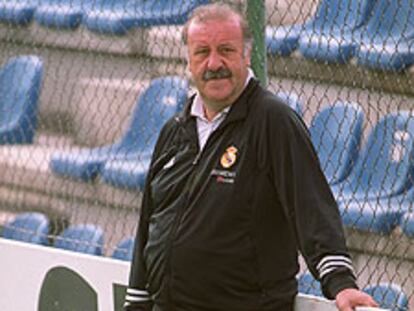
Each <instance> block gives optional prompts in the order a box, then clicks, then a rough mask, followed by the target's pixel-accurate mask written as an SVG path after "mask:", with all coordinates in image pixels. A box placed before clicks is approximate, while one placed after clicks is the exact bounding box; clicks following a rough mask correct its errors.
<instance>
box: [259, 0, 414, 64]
mask: <svg viewBox="0 0 414 311" xmlns="http://www.w3.org/2000/svg"><path fill="white" fill-rule="evenodd" d="M413 25H414V1H413V0H400V1H392V0H321V1H320V3H319V6H318V8H317V10H316V13H315V15H314V16H312V18H310V19H309V20H308V21H306V22H304V23H302V24H294V25H285V26H279V27H268V28H267V30H266V36H267V45H268V49H269V52H270V53H271V54H274V55H281V56H288V55H290V54H291V53H292V52H293V51H294V50H296V49H298V50H299V52H300V53H301V54H302V55H303V56H304V57H305V58H309V59H314V60H317V61H323V62H329V63H346V62H348V61H349V60H350V59H351V58H352V57H355V58H356V60H357V62H358V64H360V65H362V66H367V67H370V68H375V69H382V70H395V71H400V70H404V69H405V68H407V67H409V66H411V65H412V64H413V63H414V28H413Z"/></svg>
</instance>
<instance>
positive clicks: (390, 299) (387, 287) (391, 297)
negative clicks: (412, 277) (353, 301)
mask: <svg viewBox="0 0 414 311" xmlns="http://www.w3.org/2000/svg"><path fill="white" fill-rule="evenodd" d="M363 291H364V292H366V293H368V294H369V295H371V296H372V297H373V298H374V299H375V301H376V302H377V303H378V304H379V307H380V308H384V309H387V310H390V311H408V310H409V309H408V297H407V295H406V294H405V293H404V291H403V290H402V288H401V287H400V286H399V285H397V284H393V283H380V284H375V285H369V286H366V287H365V288H364V289H363Z"/></svg>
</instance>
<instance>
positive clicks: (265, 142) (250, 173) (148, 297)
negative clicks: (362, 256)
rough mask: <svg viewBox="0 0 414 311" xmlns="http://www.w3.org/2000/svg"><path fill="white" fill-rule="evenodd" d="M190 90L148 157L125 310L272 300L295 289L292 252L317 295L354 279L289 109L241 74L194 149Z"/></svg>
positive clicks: (249, 306) (251, 305)
mask: <svg viewBox="0 0 414 311" xmlns="http://www.w3.org/2000/svg"><path fill="white" fill-rule="evenodd" d="M193 99H194V97H193V98H192V99H190V100H189V102H188V105H187V107H186V109H185V111H184V112H183V113H182V114H180V115H178V116H176V117H174V118H173V119H171V120H170V121H169V122H168V123H167V124H166V125H165V126H164V128H163V130H162V131H161V134H160V137H159V139H158V143H157V145H156V148H155V151H154V154H153V159H152V164H151V167H150V172H149V174H148V177H147V183H146V187H145V190H144V196H143V202H142V208H141V217H140V223H139V228H138V232H137V237H136V244H135V251H134V258H133V262H132V267H131V274H130V284H129V288H128V289H127V295H126V304H125V310H157V311H261V310H266V311H267V310H269V311H270V310H272V311H273V310H280V309H281V308H282V309H283V307H281V306H283V305H286V303H291V302H292V301H293V299H294V296H295V295H296V294H297V282H296V278H295V276H296V274H297V273H298V251H300V252H301V253H302V254H303V256H304V258H305V260H306V262H307V265H308V267H309V269H310V270H311V272H312V273H313V275H314V276H315V277H316V278H318V279H320V280H321V283H322V288H323V291H324V294H325V295H326V296H327V297H328V298H333V297H335V295H336V294H337V292H338V291H339V290H341V289H344V288H348V287H353V288H356V284H355V277H354V275H353V273H352V266H351V262H350V259H349V256H348V253H347V250H346V246H345V239H344V234H343V230H342V224H341V221H340V216H339V213H338V209H337V205H336V203H335V200H334V198H333V196H332V194H331V191H330V188H329V186H328V184H327V182H326V180H325V177H324V175H323V172H322V171H321V168H320V166H319V162H318V159H317V155H316V153H315V151H314V149H313V146H312V143H311V141H310V140H309V136H308V132H307V129H306V126H305V125H304V123H303V122H302V120H301V119H300V118H299V117H298V116H297V115H296V113H295V112H294V111H293V110H292V109H291V108H289V107H288V106H287V105H286V104H284V103H283V102H282V101H281V100H280V99H278V98H277V97H276V96H274V95H273V94H272V93H270V92H268V91H266V90H265V89H263V88H262V87H261V86H260V85H259V83H258V81H257V80H255V79H251V80H250V82H249V84H248V85H247V87H246V88H245V90H244V91H243V93H242V94H241V96H240V97H239V99H238V100H237V101H236V102H235V103H234V104H233V105H232V107H231V110H230V112H229V114H228V115H227V117H226V119H225V120H224V121H223V122H222V123H221V124H220V126H219V127H218V128H217V130H215V131H214V132H213V133H212V134H211V136H210V137H209V138H208V141H207V143H206V145H205V147H204V149H203V150H202V152H200V151H199V147H198V135H197V127H196V120H195V118H194V117H192V116H190V106H191V104H192V101H193ZM284 311H285V310H284Z"/></svg>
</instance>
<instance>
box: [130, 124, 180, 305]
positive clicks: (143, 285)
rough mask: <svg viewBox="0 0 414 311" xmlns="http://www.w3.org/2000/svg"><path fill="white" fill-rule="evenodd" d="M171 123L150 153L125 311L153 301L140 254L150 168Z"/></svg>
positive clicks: (148, 202) (148, 204) (145, 228)
mask: <svg viewBox="0 0 414 311" xmlns="http://www.w3.org/2000/svg"><path fill="white" fill-rule="evenodd" d="M173 123H174V119H172V120H170V122H168V123H167V124H166V125H165V126H164V128H163V129H162V131H161V133H160V136H159V138H158V141H157V143H156V146H155V150H154V152H153V155H152V159H151V165H150V170H149V173H148V176H147V179H146V183H145V187H144V191H143V197H142V202H141V210H140V218H139V223H138V230H137V232H136V237H135V245H134V251H133V258H132V263H131V270H130V275H129V284H128V288H127V291H126V295H125V302H124V310H125V311H150V310H152V305H153V302H152V300H151V297H150V294H149V292H148V290H147V278H146V274H147V273H146V268H145V264H144V258H143V256H142V255H143V250H144V247H145V245H146V243H147V238H148V220H149V217H150V215H149V211H150V210H151V204H152V200H151V187H150V180H151V179H152V176H153V170H152V169H151V168H152V167H153V163H154V161H155V160H156V159H157V158H158V157H159V155H160V154H161V153H162V150H163V149H164V148H165V145H166V143H167V142H168V141H169V139H168V137H169V136H170V134H171V127H172V125H173Z"/></svg>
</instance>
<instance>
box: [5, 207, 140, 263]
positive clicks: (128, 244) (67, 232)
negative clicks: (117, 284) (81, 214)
mask: <svg viewBox="0 0 414 311" xmlns="http://www.w3.org/2000/svg"><path fill="white" fill-rule="evenodd" d="M2 229H3V230H2V231H1V236H2V237H3V238H6V239H11V240H16V241H23V242H28V243H33V244H38V245H50V243H49V232H50V221H49V218H48V217H47V216H46V215H44V214H42V213H37V212H27V213H22V214H19V215H17V216H16V217H15V218H14V219H13V220H11V221H9V222H8V223H6V224H5V225H4V226H3V228H2ZM133 244H134V239H133V238H132V237H127V238H125V239H123V240H121V241H120V242H119V243H118V245H117V246H116V248H115V250H114V252H113V253H112V254H111V257H112V258H115V259H120V260H127V261H130V260H132V251H133ZM52 246H54V247H56V248H59V249H65V250H71V251H75V252H79V253H84V254H91V255H97V256H102V255H103V246H104V232H103V230H102V229H101V228H100V227H99V226H96V225H93V224H81V225H72V226H69V227H67V228H65V229H64V230H63V231H62V233H60V234H59V235H57V236H56V237H54V241H53V243H52Z"/></svg>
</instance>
